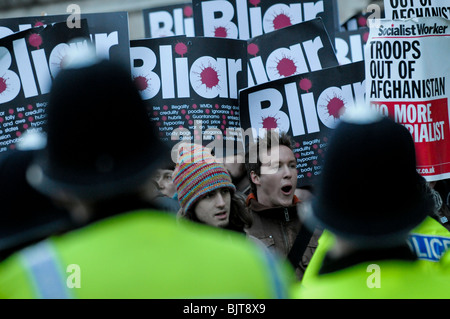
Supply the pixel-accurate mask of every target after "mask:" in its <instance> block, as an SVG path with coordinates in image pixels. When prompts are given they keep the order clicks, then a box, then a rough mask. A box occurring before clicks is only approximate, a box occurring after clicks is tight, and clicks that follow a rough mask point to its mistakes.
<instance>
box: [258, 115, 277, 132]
mask: <svg viewBox="0 0 450 319" xmlns="http://www.w3.org/2000/svg"><path fill="white" fill-rule="evenodd" d="M262 126H263V128H265V129H267V130H270V129H276V128H277V127H278V121H277V119H276V118H275V117H273V116H267V117H264V118H263V119H262Z"/></svg>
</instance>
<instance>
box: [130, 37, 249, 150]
mask: <svg viewBox="0 0 450 319" xmlns="http://www.w3.org/2000/svg"><path fill="white" fill-rule="evenodd" d="M246 49H247V42H246V41H243V40H236V39H222V38H203V37H184V36H174V37H166V38H155V39H141V40H133V41H131V51H130V52H131V57H132V75H133V78H134V81H135V82H136V84H137V85H138V87H139V89H140V92H141V96H142V98H143V99H144V100H145V101H147V102H148V111H149V115H150V117H151V119H152V120H153V121H155V122H156V126H157V127H158V128H159V134H160V138H161V139H162V140H163V141H167V142H168V143H169V144H173V143H172V142H171V141H174V142H176V141H178V140H179V139H180V138H181V139H184V140H186V139H188V140H190V141H192V142H195V143H201V144H204V145H206V146H208V145H209V146H210V147H211V148H213V146H211V145H210V143H213V142H214V141H215V142H217V143H218V144H221V143H223V141H224V139H227V138H233V139H235V137H234V136H231V135H228V132H227V129H229V130H230V131H231V129H232V128H239V105H238V91H239V90H240V89H242V88H244V87H246V86H247V68H246V65H247V60H246ZM213 140H214V141H213ZM218 147H219V145H218Z"/></svg>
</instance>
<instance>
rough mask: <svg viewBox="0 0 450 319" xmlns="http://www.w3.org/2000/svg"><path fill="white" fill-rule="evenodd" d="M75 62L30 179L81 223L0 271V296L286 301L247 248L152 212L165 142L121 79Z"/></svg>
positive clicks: (275, 274)
mask: <svg viewBox="0 0 450 319" xmlns="http://www.w3.org/2000/svg"><path fill="white" fill-rule="evenodd" d="M74 61H77V60H76V59H75V60H74ZM81 62H82V64H78V65H77V64H72V66H71V67H70V68H68V69H65V70H62V71H61V72H60V73H59V74H58V75H57V77H56V78H55V79H54V81H53V85H52V88H51V93H50V98H49V102H48V106H47V114H48V117H47V119H48V122H47V138H48V139H47V146H46V148H45V149H44V150H43V151H42V152H40V153H39V154H38V155H36V157H35V159H34V161H33V163H32V164H31V165H30V167H29V168H28V171H27V178H28V180H29V181H30V183H31V184H32V185H33V186H34V187H35V188H36V189H37V190H39V191H40V192H43V193H45V194H47V195H48V196H51V197H52V198H53V199H55V200H58V201H59V202H60V203H63V204H65V206H66V207H67V208H68V209H69V210H70V213H71V214H72V215H73V216H81V217H82V218H83V219H84V220H86V221H87V222H88V223H89V225H86V226H85V227H83V228H81V229H78V230H75V231H72V232H70V233H67V234H64V235H61V236H52V237H51V238H50V239H48V240H45V241H42V242H40V243H38V244H37V245H34V246H30V247H27V248H26V249H24V250H21V251H20V252H18V253H16V254H14V255H12V256H11V257H9V258H7V259H6V260H4V261H3V262H2V263H0V298H66V297H69V298H70V297H72V298H199V297H201V298H227V297H233V298H277V297H285V296H286V292H287V284H288V280H289V278H290V275H289V273H288V272H287V271H288V269H286V268H284V267H283V266H282V265H281V264H279V263H278V262H276V261H275V260H268V259H267V258H270V256H268V255H265V253H264V251H262V250H260V249H259V248H258V247H257V246H256V245H254V244H253V243H251V242H249V241H247V240H245V239H242V238H241V236H239V238H236V239H234V240H233V242H232V243H231V242H230V241H228V240H227V238H228V237H224V236H223V235H222V234H221V233H219V232H215V231H212V229H211V228H210V227H204V226H201V225H195V224H194V223H178V222H177V220H176V218H175V217H174V216H172V215H170V214H167V213H160V212H159V211H157V210H154V209H151V208H150V206H151V203H148V201H146V200H145V199H144V198H143V197H142V188H143V187H145V185H146V183H147V182H148V181H149V180H150V179H151V177H152V175H153V174H154V172H155V170H156V169H157V168H158V167H161V165H162V163H163V161H164V160H165V158H164V156H163V154H166V153H168V152H166V150H165V144H163V143H162V142H161V141H160V140H159V139H158V138H157V136H158V135H157V134H156V132H155V128H154V127H153V125H152V123H151V122H150V120H149V117H148V114H147V111H146V108H145V106H144V104H143V101H142V100H141V98H140V96H139V93H138V90H137V88H136V87H135V86H134V84H133V82H132V81H131V76H130V74H129V72H127V71H125V70H123V69H122V68H121V67H119V66H116V65H115V64H113V63H111V62H108V61H102V62H94V61H85V60H81ZM230 270H233V271H230ZM218 274H220V275H218Z"/></svg>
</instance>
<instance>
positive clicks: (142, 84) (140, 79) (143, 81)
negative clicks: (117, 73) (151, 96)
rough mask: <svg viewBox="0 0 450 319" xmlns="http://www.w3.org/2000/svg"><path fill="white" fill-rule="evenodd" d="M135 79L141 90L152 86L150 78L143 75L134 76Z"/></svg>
mask: <svg viewBox="0 0 450 319" xmlns="http://www.w3.org/2000/svg"><path fill="white" fill-rule="evenodd" d="M133 81H134V84H135V85H136V87H137V88H138V90H139V91H144V90H146V89H147V88H148V87H149V86H150V84H149V83H148V79H147V78H146V77H144V76H141V75H139V76H136V77H134V78H133Z"/></svg>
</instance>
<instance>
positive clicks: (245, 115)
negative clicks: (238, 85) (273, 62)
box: [239, 61, 365, 187]
mask: <svg viewBox="0 0 450 319" xmlns="http://www.w3.org/2000/svg"><path fill="white" fill-rule="evenodd" d="M364 103H365V72H364V62H363V61H361V62H357V63H351V64H347V65H344V66H337V67H331V68H327V69H324V70H320V71H316V72H311V73H305V74H300V75H294V76H291V77H288V78H283V79H279V80H275V81H271V82H267V83H264V84H261V85H257V86H254V87H251V88H247V89H244V90H241V91H240V94H239V105H240V114H241V115H240V120H241V125H242V128H243V129H244V130H245V131H247V130H248V129H253V131H254V132H256V134H258V133H259V131H260V129H266V130H267V129H278V130H279V131H280V132H287V133H288V134H289V135H290V136H292V137H293V139H294V141H295V149H294V153H295V156H296V158H297V171H298V182H297V187H301V186H306V185H313V184H314V183H315V181H316V178H317V176H319V175H320V172H321V170H322V161H323V157H324V155H325V149H326V146H327V142H328V137H329V134H330V132H331V131H332V130H333V129H334V128H335V127H336V125H337V123H338V122H339V120H340V117H341V116H342V115H343V114H344V113H345V110H346V109H347V108H352V107H356V106H359V105H364ZM246 136H250V135H249V134H246ZM253 136H254V135H253ZM244 138H246V137H244Z"/></svg>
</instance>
